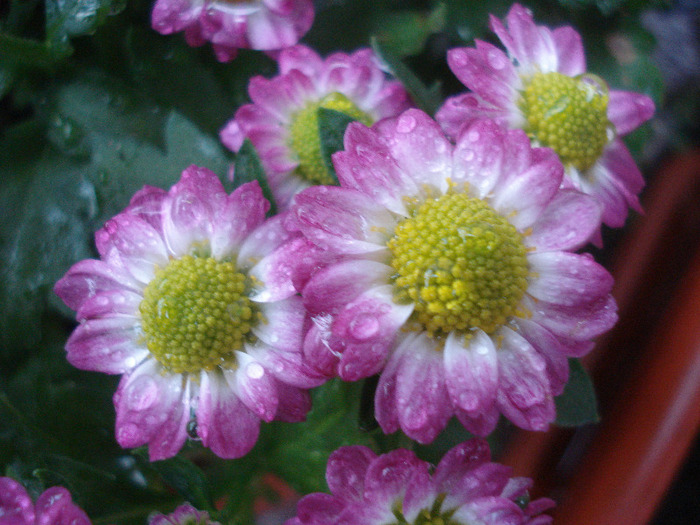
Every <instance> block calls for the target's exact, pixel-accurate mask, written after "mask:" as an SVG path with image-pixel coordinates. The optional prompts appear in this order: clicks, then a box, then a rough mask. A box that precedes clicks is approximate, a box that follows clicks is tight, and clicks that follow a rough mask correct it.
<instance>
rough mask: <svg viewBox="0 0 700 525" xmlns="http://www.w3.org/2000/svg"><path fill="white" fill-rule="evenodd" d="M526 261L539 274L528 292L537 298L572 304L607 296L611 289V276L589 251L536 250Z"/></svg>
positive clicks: (564, 304)
mask: <svg viewBox="0 0 700 525" xmlns="http://www.w3.org/2000/svg"><path fill="white" fill-rule="evenodd" d="M527 260H528V263H529V264H530V269H531V271H532V272H533V273H534V274H535V275H536V276H537V277H535V278H534V279H531V281H530V284H529V286H528V289H527V293H528V294H530V295H532V296H533V297H535V298H536V299H538V300H541V301H546V302H548V303H553V304H560V305H562V306H567V307H573V306H577V305H580V304H584V303H591V302H593V301H596V300H598V299H599V298H601V297H604V296H607V295H608V294H609V293H610V291H611V289H612V285H613V278H612V275H610V274H609V273H608V271H607V270H606V269H605V268H603V267H602V266H600V265H599V264H598V263H596V262H595V261H594V260H593V258H592V257H591V256H589V255H588V254H583V255H578V254H574V253H568V252H548V253H533V254H530V255H528V258H527Z"/></svg>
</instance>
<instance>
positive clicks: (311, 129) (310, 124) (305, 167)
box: [290, 92, 374, 184]
mask: <svg viewBox="0 0 700 525" xmlns="http://www.w3.org/2000/svg"><path fill="white" fill-rule="evenodd" d="M319 108H325V109H333V110H335V111H340V112H341V113H345V114H346V115H348V116H349V117H351V118H353V119H355V120H359V121H360V122H362V123H363V124H365V125H366V126H371V125H372V124H373V123H374V120H373V119H372V117H370V116H369V115H368V114H367V113H365V112H363V111H362V110H361V109H360V108H358V107H357V106H356V105H355V104H354V103H353V102H352V101H351V100H350V99H349V98H348V97H346V96H345V95H343V94H341V93H337V92H336V93H331V94H329V95H326V96H325V97H324V98H322V99H321V100H320V101H318V102H315V103H313V104H309V105H308V106H306V107H305V108H304V109H302V110H301V111H299V112H297V113H296V114H295V115H294V116H293V118H292V125H291V129H290V136H291V139H290V147H291V148H292V150H294V152H295V153H296V154H297V157H298V158H299V166H298V167H297V169H296V173H297V175H299V176H300V177H301V178H303V179H304V180H306V181H307V182H310V183H311V184H333V178H332V177H331V175H330V174H329V173H328V170H327V168H326V165H325V163H324V161H323V157H322V156H321V136H320V133H319V127H318V110H319Z"/></svg>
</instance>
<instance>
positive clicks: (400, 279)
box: [388, 193, 529, 335]
mask: <svg viewBox="0 0 700 525" xmlns="http://www.w3.org/2000/svg"><path fill="white" fill-rule="evenodd" d="M388 246H389V249H390V250H391V252H392V255H393V257H392V261H391V265H392V267H393V268H394V270H396V274H395V276H394V279H395V280H394V299H395V300H396V302H398V303H401V304H407V303H414V305H415V308H414V311H413V320H414V321H416V322H418V323H419V326H418V327H417V329H419V330H420V329H424V330H426V331H427V332H428V333H430V334H431V335H446V334H447V333H449V332H451V331H460V332H466V331H468V330H470V329H473V328H481V329H482V330H484V331H485V332H486V333H492V332H494V331H495V330H496V329H497V328H498V327H499V326H501V325H502V324H504V323H505V321H506V319H507V318H508V317H509V316H511V315H513V314H515V313H516V310H517V308H518V305H519V304H520V300H521V298H522V296H523V294H524V293H525V290H526V289H527V277H528V275H529V269H528V263H527V258H526V253H527V249H526V247H525V245H524V243H523V239H522V236H521V235H520V233H519V232H518V231H517V230H516V229H515V227H514V226H513V225H512V224H511V223H510V222H508V220H507V219H506V218H505V217H503V216H501V215H499V214H498V213H497V212H496V211H494V210H493V208H491V207H490V206H489V205H488V204H486V202H484V201H483V200H481V199H477V198H474V197H469V196H468V195H467V194H464V193H455V194H446V195H443V196H441V197H439V198H437V199H428V200H427V201H425V202H424V203H423V204H422V205H421V206H420V207H419V208H418V209H417V210H416V211H415V213H414V214H413V215H412V216H411V217H409V218H407V219H404V220H403V221H402V222H401V223H399V225H398V226H397V227H396V230H395V233H394V237H393V238H392V239H391V240H390V241H389V243H388Z"/></svg>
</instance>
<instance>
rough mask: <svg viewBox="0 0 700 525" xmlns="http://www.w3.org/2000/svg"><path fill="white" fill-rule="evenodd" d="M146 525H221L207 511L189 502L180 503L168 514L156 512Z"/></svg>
mask: <svg viewBox="0 0 700 525" xmlns="http://www.w3.org/2000/svg"><path fill="white" fill-rule="evenodd" d="M148 525H221V524H220V523H219V522H218V521H213V520H212V519H211V518H210V517H209V513H208V512H204V511H200V510H197V509H195V508H194V507H193V506H192V505H190V504H189V503H185V504H184V505H180V506H179V507H178V508H176V509H175V510H174V511H173V512H171V513H170V514H167V515H165V514H157V515H155V516H152V517H151V518H150V519H149V520H148Z"/></svg>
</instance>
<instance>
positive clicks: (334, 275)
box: [288, 110, 616, 443]
mask: <svg viewBox="0 0 700 525" xmlns="http://www.w3.org/2000/svg"><path fill="white" fill-rule="evenodd" d="M333 160H334V163H335V167H336V170H337V173H338V178H339V180H340V183H341V186H340V187H335V186H316V187H312V188H308V189H307V190H304V191H303V192H301V193H300V194H298V195H297V196H296V197H295V205H294V206H293V207H292V208H291V209H292V213H293V216H294V218H295V221H296V223H297V225H296V226H297V227H298V228H299V229H300V231H301V232H302V233H303V235H304V236H305V237H306V239H307V242H308V243H310V244H311V246H312V247H313V248H314V250H317V251H319V252H321V253H323V254H325V255H324V256H325V257H326V261H330V263H328V264H327V265H326V266H325V267H324V268H322V269H318V268H316V269H314V268H313V265H306V267H304V268H302V270H303V272H307V273H306V274H303V278H302V279H301V280H298V282H299V283H300V284H299V286H303V289H302V294H303V297H304V303H305V305H306V307H307V309H308V310H309V312H310V315H311V316H312V325H311V328H310V329H309V331H308V333H307V335H306V336H305V342H304V352H305V355H306V358H307V359H308V361H309V363H311V364H312V365H313V366H314V367H315V368H316V369H317V370H319V371H320V372H322V373H324V374H326V375H328V376H332V375H338V376H340V377H341V378H343V379H344V380H348V381H354V380H357V379H360V378H363V377H368V376H371V375H374V374H377V373H381V377H380V379H379V384H378V387H377V391H376V398H375V411H376V413H375V415H376V417H377V420H378V422H379V424H380V425H381V427H382V429H383V430H384V431H385V432H387V433H389V432H393V431H395V430H397V429H398V428H401V429H402V430H403V431H404V432H405V433H406V434H407V435H408V436H410V437H411V438H413V439H415V440H416V441H419V442H421V443H426V442H430V441H432V440H433V439H434V438H435V436H436V435H437V434H438V432H440V431H441V430H442V429H443V428H444V427H445V425H446V423H447V421H448V420H449V418H450V417H451V416H452V415H456V416H457V418H459V420H460V421H461V422H462V423H463V424H464V425H465V427H466V428H467V429H468V430H469V431H471V432H473V433H474V434H477V435H487V434H488V433H489V432H490V431H491V430H493V428H494V426H495V425H496V423H497V420H498V417H499V413H503V414H504V415H505V416H506V417H507V418H508V419H510V420H511V421H513V422H514V423H515V424H516V425H518V426H520V427H523V428H526V429H533V430H545V429H546V428H547V426H548V424H549V423H550V422H551V421H553V420H554V418H555V406H554V399H553V398H554V396H557V395H559V394H560V393H561V392H562V390H563V387H564V384H565V383H566V381H567V380H568V371H569V368H568V361H567V357H570V356H581V355H583V354H584V353H586V352H587V351H588V350H590V349H591V347H592V345H593V343H592V338H593V337H595V336H597V335H598V334H600V333H602V332H603V331H605V330H607V329H609V328H610V327H611V326H612V325H613V324H614V322H615V320H616V306H615V302H614V300H613V298H612V297H611V295H610V290H611V287H612V277H611V276H610V275H609V274H608V272H607V271H605V270H604V269H603V268H602V267H601V266H599V265H598V264H596V263H595V262H594V261H593V259H592V258H591V257H590V256H588V255H587V254H584V255H579V254H575V253H571V251H570V250H574V249H578V248H579V247H580V246H581V245H582V244H584V243H585V242H586V240H587V239H588V238H589V236H590V235H591V233H592V232H593V231H594V230H595V229H596V228H597V226H598V224H599V222H598V221H599V218H600V207H599V205H598V204H597V203H596V202H595V201H594V200H593V199H591V198H590V197H589V196H587V195H584V194H582V193H580V192H578V191H576V190H561V189H560V188H559V186H560V183H561V179H562V167H561V163H560V162H559V160H558V158H557V156H556V155H555V154H554V152H553V151H552V150H550V149H549V148H531V145H530V141H529V140H528V138H527V136H526V135H525V133H524V132H523V131H521V130H506V129H505V128H502V127H501V126H498V125H497V124H495V123H494V122H492V121H488V120H484V121H478V122H475V123H474V124H473V125H472V126H470V127H469V128H467V129H466V130H464V132H463V133H461V134H460V135H459V136H458V137H457V139H456V145H453V144H452V143H451V142H450V141H449V140H448V139H447V138H446V137H445V135H444V134H443V132H442V131H441V130H440V128H439V126H438V124H437V123H436V122H435V121H433V120H432V119H430V118H429V117H428V116H427V115H426V114H425V113H422V112H420V111H418V110H408V111H406V112H405V113H403V114H402V115H401V116H400V117H398V118H393V119H386V120H384V121H382V122H379V123H377V124H376V125H375V126H374V127H373V128H372V129H369V128H367V127H365V126H363V125H361V124H359V123H352V124H350V126H348V130H347V131H346V134H345V151H341V152H338V153H336V154H335V156H334V159H333ZM288 246H290V247H293V248H294V249H296V250H299V243H294V242H292V243H290V244H289V245H288ZM302 248H303V246H302ZM329 253H330V254H331V255H328V254H329ZM292 256H293V257H294V258H295V259H296V260H297V261H302V262H301V265H302V266H304V264H306V263H304V262H303V259H304V256H305V254H304V253H303V249H302V250H301V251H300V252H299V253H294V254H290V256H288V258H291V257H292ZM309 257H310V258H314V257H315V255H314V254H313V253H311V254H310V255H309ZM309 267H311V268H312V270H311V271H309V270H308V268H309ZM303 272H302V273H303ZM304 279H306V284H304Z"/></svg>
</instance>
